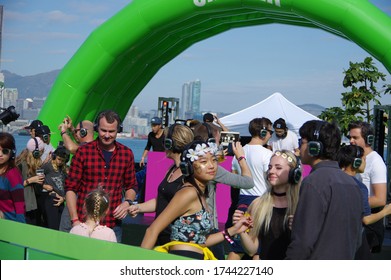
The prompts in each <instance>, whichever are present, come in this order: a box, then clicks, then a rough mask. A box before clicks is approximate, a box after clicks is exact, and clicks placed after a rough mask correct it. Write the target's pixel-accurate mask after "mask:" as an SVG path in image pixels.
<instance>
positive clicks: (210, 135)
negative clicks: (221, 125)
mask: <svg viewBox="0 0 391 280" xmlns="http://www.w3.org/2000/svg"><path fill="white" fill-rule="evenodd" d="M202 125H203V126H205V127H206V130H207V131H208V140H207V141H206V142H207V143H216V138H214V137H213V134H212V132H211V131H210V127H209V124H207V123H205V122H203V123H202Z"/></svg>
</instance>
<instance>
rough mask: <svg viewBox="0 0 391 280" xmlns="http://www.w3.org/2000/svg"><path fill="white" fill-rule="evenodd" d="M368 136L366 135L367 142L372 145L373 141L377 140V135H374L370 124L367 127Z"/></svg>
mask: <svg viewBox="0 0 391 280" xmlns="http://www.w3.org/2000/svg"><path fill="white" fill-rule="evenodd" d="M367 129H368V131H367V136H366V137H365V143H366V144H367V145H369V146H372V144H373V142H375V135H373V131H372V128H371V127H370V126H368V127H367Z"/></svg>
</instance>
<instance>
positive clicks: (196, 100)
mask: <svg viewBox="0 0 391 280" xmlns="http://www.w3.org/2000/svg"><path fill="white" fill-rule="evenodd" d="M200 103H201V81H200V80H198V79H197V80H195V81H193V82H187V83H184V84H183V86H182V100H181V106H180V112H181V113H180V116H181V118H182V119H189V118H193V116H194V114H197V113H199V112H200Z"/></svg>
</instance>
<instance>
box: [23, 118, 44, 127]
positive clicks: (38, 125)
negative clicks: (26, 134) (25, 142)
mask: <svg viewBox="0 0 391 280" xmlns="http://www.w3.org/2000/svg"><path fill="white" fill-rule="evenodd" d="M40 126H43V122H41V121H40V120H33V121H32V122H31V123H30V124H29V125H28V126H25V127H24V128H25V129H33V128H34V129H37V128H38V127H40Z"/></svg>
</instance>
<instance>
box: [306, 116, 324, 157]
mask: <svg viewBox="0 0 391 280" xmlns="http://www.w3.org/2000/svg"><path fill="white" fill-rule="evenodd" d="M325 123H326V122H325V121H317V123H316V128H315V130H314V136H315V140H313V141H309V142H308V154H309V155H310V156H311V157H318V156H319V155H321V154H322V153H323V144H322V142H321V141H320V140H319V135H320V130H321V129H322V127H323V125H324V124H325Z"/></svg>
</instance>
